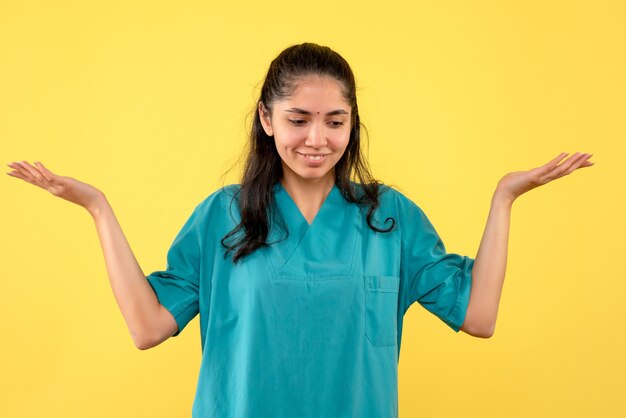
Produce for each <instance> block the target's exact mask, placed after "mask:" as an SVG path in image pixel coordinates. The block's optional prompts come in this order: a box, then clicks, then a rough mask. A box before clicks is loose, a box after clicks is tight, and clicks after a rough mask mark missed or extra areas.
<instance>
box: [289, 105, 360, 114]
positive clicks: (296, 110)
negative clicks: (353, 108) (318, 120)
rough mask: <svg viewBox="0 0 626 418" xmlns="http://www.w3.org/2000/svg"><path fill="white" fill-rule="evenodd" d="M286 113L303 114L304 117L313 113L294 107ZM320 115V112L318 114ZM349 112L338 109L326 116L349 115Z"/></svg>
mask: <svg viewBox="0 0 626 418" xmlns="http://www.w3.org/2000/svg"><path fill="white" fill-rule="evenodd" d="M285 112H290V113H301V114H303V115H311V114H312V113H311V112H309V111H308V110H304V109H300V108H298V107H292V108H291V109H285ZM318 113H319V112H318ZM347 114H348V112H346V111H345V110H343V109H337V110H333V111H331V112H328V113H327V114H326V116H332V115H347Z"/></svg>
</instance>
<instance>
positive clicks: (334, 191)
mask: <svg viewBox="0 0 626 418" xmlns="http://www.w3.org/2000/svg"><path fill="white" fill-rule="evenodd" d="M274 191H275V196H276V203H277V204H278V206H279V208H280V209H281V210H282V212H283V213H282V214H283V216H284V217H285V221H286V222H287V225H290V226H291V225H295V226H296V228H298V229H299V228H300V227H306V228H307V229H308V228H310V227H312V226H313V225H314V224H315V223H319V222H318V219H319V218H320V216H321V217H324V216H325V215H324V212H329V211H330V212H332V211H333V207H334V208H335V209H337V208H338V205H339V204H340V203H341V200H340V199H343V196H342V195H341V192H340V191H339V188H338V187H337V185H336V184H333V187H332V188H331V189H330V192H329V193H328V195H327V196H326V198H325V199H324V201H323V202H322V205H321V206H320V208H319V210H318V211H317V213H316V214H315V217H314V218H313V221H311V223H310V224H309V222H308V221H307V220H306V218H305V217H304V215H303V214H302V211H301V210H300V208H298V205H296V202H294V200H293V199H292V198H291V196H290V195H289V193H288V192H287V190H286V189H285V187H284V186H283V185H282V183H281V182H278V183H276V184H275V185H274ZM302 222H304V225H300V224H301V223H302Z"/></svg>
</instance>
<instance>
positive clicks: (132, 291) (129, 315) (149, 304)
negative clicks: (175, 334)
mask: <svg viewBox="0 0 626 418" xmlns="http://www.w3.org/2000/svg"><path fill="white" fill-rule="evenodd" d="M88 211H89V213H90V214H91V216H92V218H93V220H94V222H95V225H96V229H97V231H98V238H99V239H100V245H101V246H102V251H103V254H104V260H105V263H106V268H107V272H108V275H109V280H110V283H111V289H112V290H113V294H114V295H115V299H116V300H117V304H118V306H119V308H120V310H121V312H122V315H123V316H124V319H125V320H126V324H127V326H128V329H129V331H130V333H131V336H132V338H133V341H134V342H135V345H136V346H137V347H138V348H146V347H148V346H149V345H150V344H151V341H150V339H149V337H150V336H151V335H152V330H151V328H152V326H151V324H152V323H153V321H154V319H155V318H156V317H157V313H158V311H159V309H160V303H159V301H158V299H157V297H156V295H155V293H154V291H153V290H152V287H151V286H150V284H149V283H148V281H147V280H146V277H145V275H144V273H143V271H142V270H141V267H140V266H139V263H138V262H137V260H136V258H135V255H134V254H133V252H132V250H131V248H130V245H129V244H128V241H127V240H126V237H125V236H124V233H123V231H122V228H121V226H120V224H119V222H118V220H117V218H116V217H115V214H114V212H113V209H112V208H111V205H110V204H109V203H108V201H107V200H106V197H105V196H104V195H102V197H101V198H100V199H98V202H97V203H95V204H94V206H93V207H90V208H88Z"/></svg>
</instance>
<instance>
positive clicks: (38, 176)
mask: <svg viewBox="0 0 626 418" xmlns="http://www.w3.org/2000/svg"><path fill="white" fill-rule="evenodd" d="M22 166H24V167H26V170H28V172H29V173H30V175H31V176H33V177H34V178H35V179H37V182H39V183H41V184H42V185H43V184H44V183H45V181H46V179H45V178H44V176H43V175H42V174H41V172H40V171H39V170H38V169H37V168H35V167H33V166H32V165H31V164H29V163H28V161H22Z"/></svg>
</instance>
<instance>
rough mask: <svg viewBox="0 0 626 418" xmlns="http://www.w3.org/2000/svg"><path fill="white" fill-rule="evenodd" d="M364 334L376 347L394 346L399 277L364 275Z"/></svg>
mask: <svg viewBox="0 0 626 418" xmlns="http://www.w3.org/2000/svg"><path fill="white" fill-rule="evenodd" d="M364 286H365V335H366V336H367V339H368V340H369V341H370V342H371V343H372V345H374V346H377V347H387V346H395V345H396V343H397V336H398V322H397V321H398V319H397V313H398V289H399V286H400V277H397V276H364Z"/></svg>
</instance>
